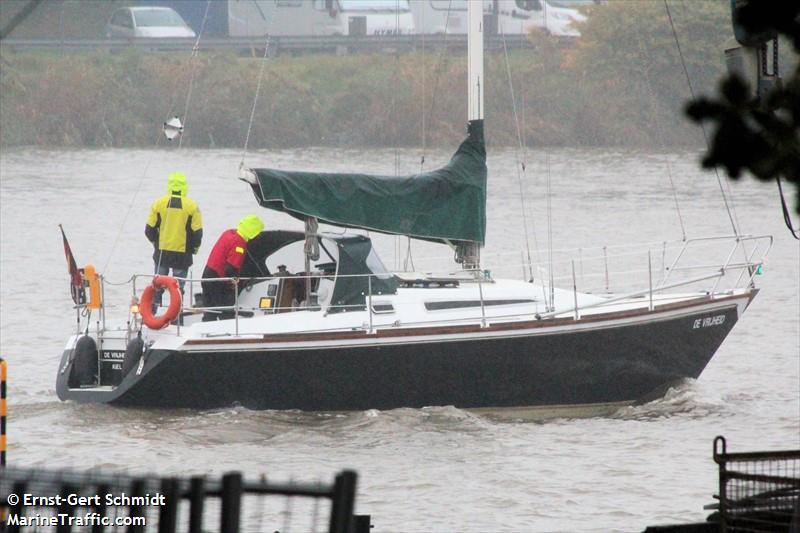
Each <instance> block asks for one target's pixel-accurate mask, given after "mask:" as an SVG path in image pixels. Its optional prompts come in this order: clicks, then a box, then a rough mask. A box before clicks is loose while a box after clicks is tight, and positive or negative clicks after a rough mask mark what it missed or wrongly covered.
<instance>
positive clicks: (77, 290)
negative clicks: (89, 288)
mask: <svg viewBox="0 0 800 533" xmlns="http://www.w3.org/2000/svg"><path fill="white" fill-rule="evenodd" d="M58 228H59V229H60V230H61V238H62V239H63V240H64V255H65V256H67V269H68V270H69V290H70V293H71V294H72V301H73V302H75V304H76V305H83V304H85V303H86V291H84V289H83V278H82V276H81V271H80V270H78V265H77V263H75V257H73V256H72V249H71V248H70V247H69V242H67V236H66V234H65V233H64V228H63V227H62V226H61V224H59V225H58Z"/></svg>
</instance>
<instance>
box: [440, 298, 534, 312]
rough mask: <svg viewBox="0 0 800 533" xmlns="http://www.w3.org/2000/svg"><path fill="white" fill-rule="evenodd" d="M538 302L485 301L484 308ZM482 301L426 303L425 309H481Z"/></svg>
mask: <svg viewBox="0 0 800 533" xmlns="http://www.w3.org/2000/svg"><path fill="white" fill-rule="evenodd" d="M535 301H536V300H484V301H483V306H484V307H489V306H493V305H515V304H531V303H534V302H535ZM480 306H481V301H480V300H449V301H444V302H425V309H427V310H428V311H445V310H448V309H466V308H469V307H480Z"/></svg>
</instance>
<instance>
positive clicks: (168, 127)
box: [164, 117, 183, 141]
mask: <svg viewBox="0 0 800 533" xmlns="http://www.w3.org/2000/svg"><path fill="white" fill-rule="evenodd" d="M181 133H183V124H182V123H181V119H179V118H178V117H172V118H171V119H169V120H168V121H166V122H165V123H164V136H165V137H166V138H167V140H169V141H172V140H174V139H175V138H176V137H178V136H179V135H180V134H181Z"/></svg>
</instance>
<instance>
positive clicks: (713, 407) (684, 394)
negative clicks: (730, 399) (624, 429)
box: [609, 379, 732, 420]
mask: <svg viewBox="0 0 800 533" xmlns="http://www.w3.org/2000/svg"><path fill="white" fill-rule="evenodd" d="M727 414H732V413H729V405H728V403H727V402H726V401H725V399H724V398H721V397H720V396H717V395H715V394H714V393H713V392H712V391H710V390H708V389H706V388H704V387H702V386H701V385H699V384H698V383H697V381H696V380H693V379H686V380H684V381H683V382H681V383H680V384H679V385H677V386H675V387H671V388H670V389H669V390H668V391H667V393H666V394H665V395H664V397H662V398H659V399H657V400H654V401H652V402H648V403H645V404H642V405H631V406H628V407H622V408H620V409H619V410H618V411H617V412H616V413H614V414H613V415H611V416H610V417H609V418H612V419H618V420H652V419H658V418H667V417H673V416H686V417H689V418H693V419H700V418H706V417H709V416H726V415H727Z"/></svg>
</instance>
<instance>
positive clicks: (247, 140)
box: [239, 33, 270, 170]
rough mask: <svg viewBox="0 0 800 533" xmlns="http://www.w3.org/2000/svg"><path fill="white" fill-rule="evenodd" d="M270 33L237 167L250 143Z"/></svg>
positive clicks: (242, 165)
mask: <svg viewBox="0 0 800 533" xmlns="http://www.w3.org/2000/svg"><path fill="white" fill-rule="evenodd" d="M269 45H270V35H269V33H267V36H266V40H265V41H264V55H263V56H262V57H261V64H260V65H259V70H258V82H257V83H256V94H255V96H253V107H251V108H250V120H249V121H248V122H247V134H246V135H245V137H244V148H242V160H241V161H239V169H240V170H241V169H242V168H244V158H245V156H246V155H247V147H248V145H249V144H250V133H251V132H252V131H253V120H254V119H255V116H256V107H257V105H258V96H259V94H261V82H262V80H263V78H264V66H265V65H266V64H267V57H268V55H269Z"/></svg>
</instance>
